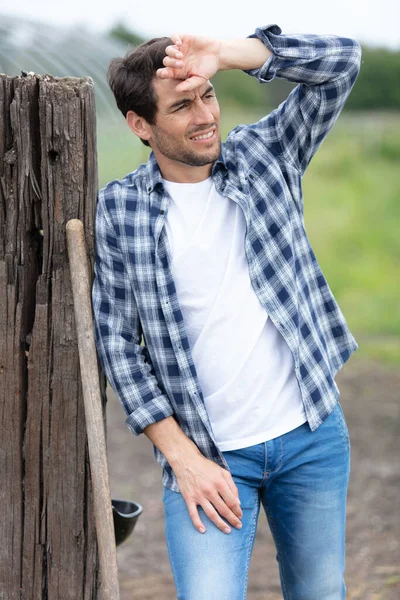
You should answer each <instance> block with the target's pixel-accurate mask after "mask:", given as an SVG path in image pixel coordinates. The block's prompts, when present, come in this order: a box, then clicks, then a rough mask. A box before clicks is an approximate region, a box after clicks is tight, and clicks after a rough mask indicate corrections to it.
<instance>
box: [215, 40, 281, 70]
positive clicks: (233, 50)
mask: <svg viewBox="0 0 400 600" xmlns="http://www.w3.org/2000/svg"><path fill="white" fill-rule="evenodd" d="M271 54H272V52H271V50H269V49H268V48H267V47H266V46H265V45H264V44H263V43H262V42H261V41H260V40H258V39H255V38H245V39H235V40H221V49H220V58H219V67H218V70H219V71H226V70H229V69H242V70H244V69H248V70H249V69H259V68H261V67H262V66H263V64H264V63H265V62H266V61H267V60H268V58H269V57H270V56H271Z"/></svg>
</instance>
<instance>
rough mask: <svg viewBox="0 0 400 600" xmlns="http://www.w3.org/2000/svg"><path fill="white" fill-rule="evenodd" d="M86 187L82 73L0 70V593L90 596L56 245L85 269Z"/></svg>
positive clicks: (86, 507) (83, 451)
mask: <svg viewBox="0 0 400 600" xmlns="http://www.w3.org/2000/svg"><path fill="white" fill-rule="evenodd" d="M96 193H97V156H96V121H95V105H94V88H93V82H92V80H91V79H90V78H83V79H78V78H56V77H51V76H49V75H44V76H39V75H34V74H32V75H28V76H26V77H8V76H6V75H0V410H1V433H0V435H1V444H0V457H1V460H0V498H1V502H0V511H1V513H0V539H1V543H0V599H1V600H5V599H7V600H17V599H18V600H20V599H21V598H24V599H25V600H28V599H29V600H30V599H32V600H33V599H35V600H39V599H40V600H41V599H42V598H46V599H47V600H64V599H65V600H80V599H83V600H89V599H90V600H93V599H94V598H97V597H98V596H97V592H98V590H99V579H100V578H99V576H98V564H99V563H98V552H97V543H96V532H95V528H94V514H93V498H92V489H91V479H90V469H89V455H88V448H87V439H86V430H85V414H84V405H83V400H82V387H81V381H80V371H79V359H78V350H77V340H76V329H75V321H74V310H73V299H72V291H71V281H70V273H69V264H68V252H67V242H66V223H67V221H68V220H69V219H72V218H78V219H80V220H81V221H82V222H83V224H84V229H85V233H86V245H87V249H88V254H89V261H90V264H91V267H92V268H91V274H92V273H93V266H94V253H95V248H94V218H95V208H96ZM99 372H100V365H99ZM101 385H102V392H103V409H104V402H105V398H106V396H105V379H104V376H103V375H102V377H101ZM104 418H105V414H104Z"/></svg>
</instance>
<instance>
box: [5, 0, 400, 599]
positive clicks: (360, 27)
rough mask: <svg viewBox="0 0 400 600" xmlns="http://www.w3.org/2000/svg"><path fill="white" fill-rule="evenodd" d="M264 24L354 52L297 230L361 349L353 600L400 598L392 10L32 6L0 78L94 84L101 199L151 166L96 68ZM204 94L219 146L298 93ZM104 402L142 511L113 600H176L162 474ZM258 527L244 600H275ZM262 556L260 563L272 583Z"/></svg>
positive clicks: (255, 88) (119, 490) (11, 38)
mask: <svg viewBox="0 0 400 600" xmlns="http://www.w3.org/2000/svg"><path fill="white" fill-rule="evenodd" d="M272 23H276V24H278V25H279V26H280V27H281V29H282V33H295V32H299V33H315V34H327V33H331V34H336V35H341V36H348V37H353V38H355V39H357V40H358V41H359V42H360V43H361V45H362V49H363V57H362V64H361V71H360V74H359V76H358V79H357V81H356V83H355V85H354V88H353V90H352V92H351V95H350V97H349V99H348V100H347V103H346V106H345V108H344V110H343V111H342V113H341V115H340V117H339V118H338V120H337V122H336V124H335V126H334V128H333V129H332V131H331V132H330V133H329V135H328V137H327V138H326V139H325V140H324V142H323V144H322V145H321V147H320V149H319V150H318V152H317V154H316V155H315V157H314V158H313V160H312V162H311V164H310V166H309V167H308V169H307V172H306V174H305V176H304V178H303V192H304V198H305V224H306V229H307V232H308V236H309V238H310V241H311V244H312V246H313V248H314V251H315V253H316V256H317V258H318V260H319V263H320V265H321V267H322V270H323V271H324V274H325V276H326V278H327V280H328V282H329V284H330V287H331V289H332V291H333V293H334V295H335V297H336V299H337V300H338V302H339V305H340V307H341V309H342V311H343V313H344V315H345V317H346V320H347V322H348V324H349V327H350V329H351V331H352V332H353V334H354V336H355V338H356V340H357V341H358V343H359V350H358V351H357V352H356V353H355V355H354V356H353V357H352V358H351V363H352V366H350V367H349V369H348V370H346V371H345V373H344V374H339V387H340V389H341V391H342V397H343V400H342V404H343V407H344V412H345V414H346V418H347V419H348V423H349V430H350V435H351V440H352V443H353V457H352V460H353V463H352V464H353V479H352V484H351V487H350V497H349V536H348V537H349V542H348V556H349V558H348V573H349V597H350V598H352V599H355V598H362V599H363V600H368V599H371V600H383V599H384V600H389V599H392V598H393V599H394V598H400V568H399V566H398V565H399V564H400V556H399V540H398V528H399V523H398V514H399V509H400V506H399V500H398V498H399V494H398V490H399V487H398V482H399V477H400V474H399V469H398V467H397V466H395V465H394V461H393V457H394V456H396V455H397V456H399V441H398V440H399V435H398V431H399V429H398V426H399V424H400V417H399V388H400V378H399V372H400V369H399V366H400V302H399V293H400V276H399V271H400V234H399V229H400V219H399V217H400V3H399V2H398V0H380V1H378V0H374V1H363V2H361V1H360V0H352V1H351V2H348V0H336V1H335V2H334V3H332V4H328V3H321V2H320V0H305V1H304V2H301V3H298V2H295V1H294V0H286V2H285V3H281V4H280V5H279V6H277V3H271V5H270V6H268V4H266V3H265V2H261V0H257V1H256V0H248V1H246V3H243V2H233V1H230V2H219V3H217V2H215V0H214V1H210V0H202V2H201V3H198V4H197V5H196V4H193V3H188V2H187V1H186V2H183V1H182V0H177V1H175V2H173V3H172V4H171V3H166V2H161V1H160V0H156V1H153V2H144V3H143V2H138V3H135V2H127V1H125V0H113V2H110V3H107V4H104V5H101V8H99V3H98V2H94V1H86V2H83V1H78V0H69V2H68V4H67V5H65V4H59V3H54V2H51V3H50V2H40V1H39V2H35V3H32V2H31V1H30V0H25V1H17V2H14V3H12V4H9V3H7V4H6V3H5V2H4V0H1V1H0V72H2V73H6V74H8V75H20V73H21V70H23V71H27V72H29V71H34V72H36V73H40V74H44V73H50V74H51V75H54V76H60V77H62V76H76V77H82V76H90V77H92V79H93V81H94V83H95V94H96V111H97V141H98V164H99V187H103V186H104V185H105V184H106V183H107V182H108V181H110V180H112V179H114V178H122V177H123V176H124V175H125V174H127V173H128V172H131V171H133V170H134V169H136V167H137V166H138V165H139V164H140V163H141V162H145V161H146V160H147V156H148V150H147V149H146V148H145V146H143V145H142V144H141V143H140V142H139V141H138V139H137V138H136V137H135V136H134V135H133V134H132V133H131V132H130V130H129V129H128V127H127V125H126V123H125V121H124V118H123V116H122V115H121V113H119V111H118V109H117V107H116V105H115V101H114V98H113V96H112V94H111V92H110V90H109V89H108V86H107V82H106V69H107V66H108V62H109V60H110V59H111V58H112V57H115V56H121V55H123V54H124V53H125V52H126V51H127V49H128V47H129V45H130V44H133V45H137V44H139V43H141V42H142V41H144V40H147V39H150V38H151V37H154V36H159V35H170V34H172V33H173V32H178V33H194V34H199V35H205V36H215V37H219V38H228V37H229V38H234V37H245V36H247V35H249V34H251V33H253V31H254V28H255V27H257V26H261V25H267V24H272ZM214 84H215V87H216V90H217V95H218V98H219V101H220V105H221V111H222V126H223V136H224V137H225V136H226V134H227V133H228V131H229V130H230V129H231V128H232V127H233V126H235V125H237V124H239V123H250V122H253V121H255V120H257V119H259V118H261V117H262V116H264V115H265V114H267V113H269V112H270V111H272V110H273V109H274V108H276V107H277V106H278V104H280V102H282V101H283V100H284V99H285V98H286V96H287V95H288V94H289V92H290V91H291V89H293V87H294V85H293V84H290V83H288V82H286V81H284V80H280V79H275V80H274V81H272V82H271V83H270V84H268V85H259V84H258V83H257V82H256V81H255V80H254V79H253V78H250V77H249V76H247V75H246V74H245V73H242V72H239V71H230V72H224V73H220V74H217V76H216V77H215V79H214ZM346 369H347V366H346ZM109 393H110V400H111V402H110V407H109V411H108V438H109V441H108V446H109V459H110V476H111V483H112V489H114V497H127V498H131V499H133V500H136V501H139V502H141V503H142V504H143V505H144V508H145V511H144V513H143V516H142V517H141V520H140V521H139V523H138V525H137V529H136V530H135V533H134V536H133V537H134V538H135V539H134V540H133V539H132V541H131V542H129V543H128V542H127V543H126V544H125V546H123V547H122V548H119V549H118V552H119V562H120V571H121V585H122V600H124V599H125V598H126V600H127V599H128V598H130V599H133V598H141V599H142V600H143V599H145V598H173V597H174V592H173V583H172V576H171V573H170V568H169V564H168V558H167V552H166V547H165V541H164V536H163V520H162V505H161V492H162V490H161V481H160V473H159V470H158V466H157V465H156V463H155V461H154V460H153V457H152V451H151V445H150V443H149V441H148V440H147V439H146V438H145V436H140V438H139V439H136V438H134V437H133V436H132V434H131V433H130V432H129V431H128V430H127V428H126V427H125V426H124V423H123V421H124V415H123V413H122V407H121V406H120V405H119V403H118V401H117V399H116V398H115V396H114V395H113V393H112V390H109ZM378 433H379V439H380V441H379V444H378V445H377V442H376V441H374V440H375V439H376V436H377V435H378ZM371 448H373V449H371ZM373 460H375V462H373ZM374 465H375V467H374ZM374 468H375V471H374ZM131 472H134V476H133V475H132V476H131ZM374 473H375V475H374ZM374 477H375V479H374ZM361 498H362V500H360V499H361ZM382 503H383V504H382ZM396 515H397V518H396ZM267 531H268V530H267V526H266V523H265V524H264V525H263V528H260V530H259V532H258V534H257V540H256V548H255V558H254V559H253V561H252V567H251V569H252V570H251V573H250V579H249V585H250V587H249V594H250V595H249V598H250V599H251V600H258V599H261V598H263V599H264V598H266V597H268V598H269V599H271V600H273V599H274V598H280V597H281V595H280V592H279V581H278V573H277V567H276V562H275V551H274V546H273V543H272V540H271V538H270V536H269V534H268V532H267ZM385 552H386V554H385ZM265 557H267V558H268V560H269V561H270V562H269V563H268V565H270V566H269V567H268V573H270V575H269V576H268V578H266V576H265V565H266V562H268V561H266V562H265ZM269 569H272V570H271V571H270V570H269ZM267 579H268V583H267ZM266 585H268V586H269V587H268V596H267V595H266V593H265V586H266ZM274 594H275V595H274Z"/></svg>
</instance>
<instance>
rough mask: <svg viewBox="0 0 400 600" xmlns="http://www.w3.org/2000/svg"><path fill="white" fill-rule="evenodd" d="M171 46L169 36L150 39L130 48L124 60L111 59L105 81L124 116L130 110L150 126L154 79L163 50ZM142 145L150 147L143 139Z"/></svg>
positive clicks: (159, 67)
mask: <svg viewBox="0 0 400 600" xmlns="http://www.w3.org/2000/svg"><path fill="white" fill-rule="evenodd" d="M171 44H173V41H172V40H171V39H170V38H168V37H160V38H153V39H152V40H149V41H148V42H144V43H143V44H140V46H136V47H132V46H130V47H129V49H128V51H127V53H126V54H125V56H124V57H120V58H113V59H112V60H111V62H110V64H109V66H108V70H107V81H108V85H109V86H110V88H111V89H112V91H113V94H114V96H115V100H116V102H117V106H118V108H119V110H120V111H121V112H122V114H123V115H124V117H126V114H127V112H128V111H129V110H133V111H134V112H135V113H137V114H138V115H139V116H140V117H143V118H144V119H146V121H147V122H148V123H149V124H150V125H153V124H154V122H155V116H156V112H157V96H156V94H155V91H154V89H153V79H154V76H155V73H156V71H157V69H161V68H162V67H163V66H164V64H163V58H164V57H165V56H166V54H165V48H166V47H167V46H169V45H171ZM142 142H143V144H145V146H149V145H150V144H149V143H148V142H147V141H146V140H142Z"/></svg>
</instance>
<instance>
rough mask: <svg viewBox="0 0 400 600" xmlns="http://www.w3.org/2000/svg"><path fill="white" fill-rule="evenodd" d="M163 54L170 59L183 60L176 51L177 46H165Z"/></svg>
mask: <svg viewBox="0 0 400 600" xmlns="http://www.w3.org/2000/svg"><path fill="white" fill-rule="evenodd" d="M165 53H166V54H167V55H168V56H170V57H171V58H176V59H179V58H183V54H182V52H181V51H180V50H179V49H178V47H177V46H167V47H166V48H165Z"/></svg>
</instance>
